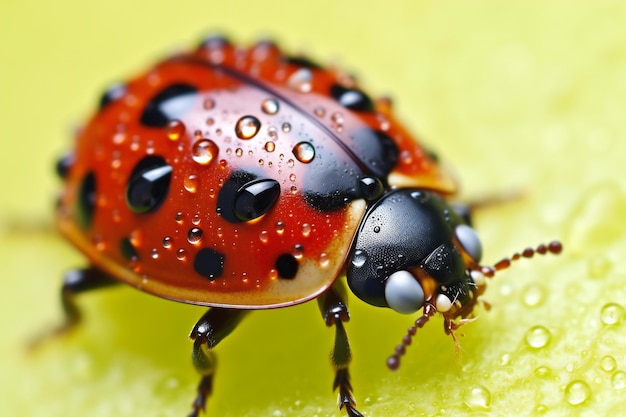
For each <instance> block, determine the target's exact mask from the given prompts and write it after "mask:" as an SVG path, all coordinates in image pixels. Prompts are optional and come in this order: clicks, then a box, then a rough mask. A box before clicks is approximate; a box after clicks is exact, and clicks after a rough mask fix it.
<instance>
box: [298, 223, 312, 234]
mask: <svg viewBox="0 0 626 417" xmlns="http://www.w3.org/2000/svg"><path fill="white" fill-rule="evenodd" d="M300 227H301V228H302V237H309V235H310V234H311V225H310V224H308V223H302V226H300Z"/></svg>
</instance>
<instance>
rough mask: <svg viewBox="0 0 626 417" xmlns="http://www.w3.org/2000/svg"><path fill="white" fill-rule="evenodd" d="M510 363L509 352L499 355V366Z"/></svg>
mask: <svg viewBox="0 0 626 417" xmlns="http://www.w3.org/2000/svg"><path fill="white" fill-rule="evenodd" d="M510 363H511V354H510V353H504V354H502V356H500V360H499V361H498V364H499V365H500V366H507V365H508V364H510Z"/></svg>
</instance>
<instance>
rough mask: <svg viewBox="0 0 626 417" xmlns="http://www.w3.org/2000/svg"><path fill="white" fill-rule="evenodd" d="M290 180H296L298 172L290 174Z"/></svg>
mask: <svg viewBox="0 0 626 417" xmlns="http://www.w3.org/2000/svg"><path fill="white" fill-rule="evenodd" d="M289 181H291V182H296V174H289Z"/></svg>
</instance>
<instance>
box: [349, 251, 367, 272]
mask: <svg viewBox="0 0 626 417" xmlns="http://www.w3.org/2000/svg"><path fill="white" fill-rule="evenodd" d="M365 262H367V252H365V251H364V250H361V249H357V250H356V251H354V255H353V256H352V265H354V267H355V268H361V267H362V266H363V265H365Z"/></svg>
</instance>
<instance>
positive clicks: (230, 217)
mask: <svg viewBox="0 0 626 417" xmlns="http://www.w3.org/2000/svg"><path fill="white" fill-rule="evenodd" d="M256 178H257V176H256V175H255V174H252V173H251V172H248V171H243V170H238V171H235V172H233V173H232V174H231V176H230V178H228V179H227V180H226V182H224V186H223V187H222V188H221V189H220V191H219V193H218V195H217V204H216V211H217V213H218V214H220V215H221V216H222V217H223V218H224V219H225V220H227V221H229V222H231V223H241V222H242V221H243V220H241V219H240V218H239V217H238V216H237V213H236V211H235V202H236V200H237V195H238V194H237V192H238V191H239V189H241V187H243V186H244V185H245V184H248V183H250V182H252V181H254V180H255V179H256Z"/></svg>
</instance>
